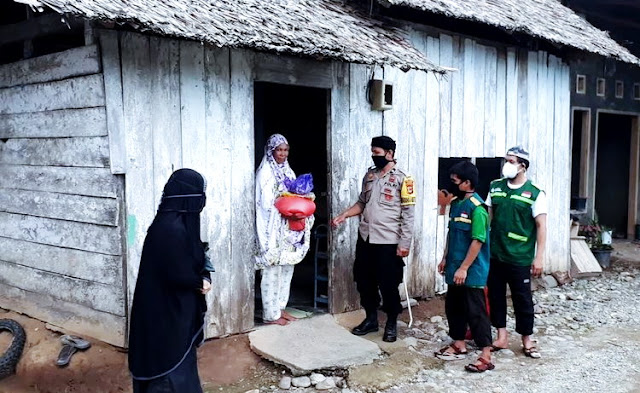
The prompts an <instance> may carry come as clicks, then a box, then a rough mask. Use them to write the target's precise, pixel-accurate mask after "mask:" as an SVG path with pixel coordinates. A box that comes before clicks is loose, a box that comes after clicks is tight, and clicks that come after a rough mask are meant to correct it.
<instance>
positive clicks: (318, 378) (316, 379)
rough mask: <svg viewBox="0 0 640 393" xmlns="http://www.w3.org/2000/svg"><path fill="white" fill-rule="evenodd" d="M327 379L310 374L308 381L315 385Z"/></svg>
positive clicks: (320, 375) (316, 374) (319, 375)
mask: <svg viewBox="0 0 640 393" xmlns="http://www.w3.org/2000/svg"><path fill="white" fill-rule="evenodd" d="M326 378H327V377H325V376H324V375H322V374H318V373H312V374H311V376H310V377H309V379H310V380H311V384H312V385H316V384H317V383H318V382H321V381H324V380H325V379H326Z"/></svg>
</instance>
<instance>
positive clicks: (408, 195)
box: [400, 176, 416, 206]
mask: <svg viewBox="0 0 640 393" xmlns="http://www.w3.org/2000/svg"><path fill="white" fill-rule="evenodd" d="M400 199H401V205H402V206H411V205H415V204H416V191H415V189H414V182H413V178H412V177H411V176H405V178H404V180H403V181H402V189H401V191H400Z"/></svg>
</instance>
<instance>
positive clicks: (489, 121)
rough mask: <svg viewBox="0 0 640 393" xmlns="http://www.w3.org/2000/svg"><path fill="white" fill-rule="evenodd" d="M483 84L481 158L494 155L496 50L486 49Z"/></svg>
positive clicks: (496, 108)
mask: <svg viewBox="0 0 640 393" xmlns="http://www.w3.org/2000/svg"><path fill="white" fill-rule="evenodd" d="M484 72H485V83H484V88H485V91H484V151H483V157H494V156H495V155H496V152H495V147H496V134H497V132H496V129H497V128H498V126H497V123H498V118H497V117H496V115H497V113H498V86H497V84H498V80H497V78H498V74H497V72H498V50H497V49H496V48H494V47H487V56H486V61H485V70H484Z"/></svg>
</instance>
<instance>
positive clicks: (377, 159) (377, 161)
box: [371, 156, 390, 169]
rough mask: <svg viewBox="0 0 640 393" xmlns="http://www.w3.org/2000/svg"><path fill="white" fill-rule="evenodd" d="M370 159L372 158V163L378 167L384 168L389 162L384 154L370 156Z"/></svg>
mask: <svg viewBox="0 0 640 393" xmlns="http://www.w3.org/2000/svg"><path fill="white" fill-rule="evenodd" d="M371 159H372V160H373V165H375V166H376V168H378V169H382V168H384V167H385V166H386V165H387V164H388V163H389V162H390V161H389V160H387V159H386V157H385V156H371Z"/></svg>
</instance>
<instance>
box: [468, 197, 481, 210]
mask: <svg viewBox="0 0 640 393" xmlns="http://www.w3.org/2000/svg"><path fill="white" fill-rule="evenodd" d="M469 200H470V201H471V203H473V204H474V205H476V207H477V206H480V205H482V203H481V202H480V201H479V200H478V198H476V197H474V196H472V197H471V198H469Z"/></svg>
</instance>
